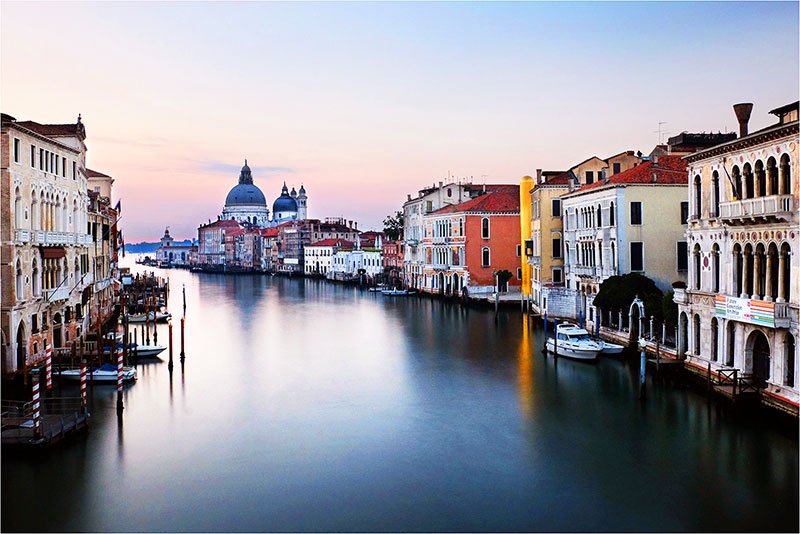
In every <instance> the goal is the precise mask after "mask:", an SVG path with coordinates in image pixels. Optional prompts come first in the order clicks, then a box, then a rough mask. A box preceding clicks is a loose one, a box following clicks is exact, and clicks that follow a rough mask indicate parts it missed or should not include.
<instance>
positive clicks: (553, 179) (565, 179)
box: [544, 172, 570, 185]
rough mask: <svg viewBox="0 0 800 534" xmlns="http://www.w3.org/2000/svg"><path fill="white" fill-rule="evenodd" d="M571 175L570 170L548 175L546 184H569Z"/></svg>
mask: <svg viewBox="0 0 800 534" xmlns="http://www.w3.org/2000/svg"><path fill="white" fill-rule="evenodd" d="M569 180H570V175H569V173H568V172H561V173H558V174H556V175H555V176H547V177H546V178H545V182H544V185H569Z"/></svg>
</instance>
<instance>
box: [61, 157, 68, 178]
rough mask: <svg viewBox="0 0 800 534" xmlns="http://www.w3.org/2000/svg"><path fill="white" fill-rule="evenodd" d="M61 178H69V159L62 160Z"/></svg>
mask: <svg viewBox="0 0 800 534" xmlns="http://www.w3.org/2000/svg"><path fill="white" fill-rule="evenodd" d="M61 176H63V177H64V178H66V177H67V158H61Z"/></svg>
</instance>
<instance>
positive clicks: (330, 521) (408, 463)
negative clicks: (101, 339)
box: [2, 257, 798, 532]
mask: <svg viewBox="0 0 800 534" xmlns="http://www.w3.org/2000/svg"><path fill="white" fill-rule="evenodd" d="M127 260H130V257H129V258H127ZM137 268H138V266H137ZM156 271H157V273H158V274H159V275H162V276H167V275H168V276H169V278H170V281H171V288H172V291H171V294H170V298H169V308H170V311H171V312H172V313H173V314H174V316H175V317H176V318H178V317H179V316H180V315H181V308H182V306H181V288H182V287H183V286H185V288H186V301H187V311H186V325H187V337H186V353H187V356H186V362H185V366H184V367H183V368H181V365H180V363H179V361H178V360H177V356H178V351H179V349H177V348H176V350H175V357H176V366H175V370H174V372H173V373H172V374H170V373H169V371H168V367H167V363H166V358H167V356H166V353H164V361H163V362H162V363H148V364H142V365H139V366H138V373H139V379H138V381H137V383H135V384H133V385H131V386H129V387H127V388H126V390H125V394H124V403H125V409H124V413H123V416H122V418H121V419H118V418H117V416H116V413H115V395H116V393H115V387H114V386H95V387H94V389H93V392H92V393H91V411H92V414H93V423H92V428H91V430H90V432H89V434H88V435H87V436H85V437H84V438H80V439H78V440H76V441H75V442H72V443H70V444H69V445H67V446H63V447H60V448H58V449H56V450H52V451H50V452H48V453H47V454H46V455H44V456H42V457H41V458H38V459H31V458H20V457H16V456H11V455H9V454H6V453H4V454H3V458H2V530H3V531H20V530H22V531H654V530H655V531H795V532H796V531H797V530H798V442H797V439H796V436H793V435H792V434H791V433H786V432H779V431H777V430H776V429H775V428H773V427H772V426H770V425H768V424H767V423H765V422H763V421H761V420H760V419H756V420H752V419H748V420H742V418H738V417H734V416H733V415H731V414H730V413H728V411H726V410H719V409H718V408H717V406H716V405H715V404H714V403H713V402H709V401H708V400H706V399H705V398H704V397H702V396H700V395H698V394H696V393H694V392H691V391H686V390H682V389H678V388H675V387H673V386H669V385H663V384H660V383H651V384H649V386H648V387H649V389H648V397H647V399H646V401H645V402H639V401H638V400H637V391H638V389H637V376H638V369H636V367H635V366H630V365H628V364H626V363H624V362H622V361H616V360H610V359H602V360H600V361H598V362H597V363H596V364H585V363H580V362H574V361H570V360H567V359H563V358H561V359H558V360H557V361H555V360H554V359H553V358H552V357H551V356H547V357H546V356H544V355H543V354H542V353H541V350H540V348H541V346H542V344H543V335H542V331H541V327H540V326H538V325H534V324H532V323H531V324H528V323H527V322H526V320H525V319H524V318H523V317H522V316H521V315H520V314H519V313H518V311H513V310H512V311H507V312H503V313H501V314H500V316H499V318H498V321H497V324H495V321H494V316H493V313H492V312H491V311H489V310H486V311H484V310H478V309H469V310H466V309H462V308H460V307H458V306H454V305H451V304H448V303H443V302H439V301H434V300H429V299H424V298H389V297H383V296H381V295H380V294H374V293H369V292H360V291H358V290H357V289H354V288H352V287H344V286H340V285H333V284H330V283H326V282H323V281H318V280H304V279H286V278H279V277H269V276H258V275H241V276H224V275H213V274H194V273H189V272H187V271H180V270H171V271H159V270H156ZM176 327H178V328H175V346H176V347H177V346H178V343H179V321H176ZM158 328H159V331H158V340H159V342H160V343H162V344H165V343H166V342H167V326H166V325H159V327H158ZM63 394H66V395H77V394H78V391H77V388H74V389H71V388H69V387H64V388H63Z"/></svg>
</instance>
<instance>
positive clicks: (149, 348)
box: [103, 343, 167, 358]
mask: <svg viewBox="0 0 800 534" xmlns="http://www.w3.org/2000/svg"><path fill="white" fill-rule="evenodd" d="M121 348H122V343H117V349H121ZM165 350H167V347H162V346H161V345H144V344H142V345H137V344H136V343H128V356H129V357H132V358H155V357H156V356H158V355H159V354H161V353H162V352H164V351H165ZM110 351H111V349H110V347H105V348H104V349H103V354H108V353H109V352H110Z"/></svg>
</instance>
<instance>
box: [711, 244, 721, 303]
mask: <svg viewBox="0 0 800 534" xmlns="http://www.w3.org/2000/svg"><path fill="white" fill-rule="evenodd" d="M711 263H712V265H711V271H712V273H711V278H712V280H711V287H712V290H713V291H714V293H719V245H718V244H716V243H714V246H713V247H712V248H711Z"/></svg>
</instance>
